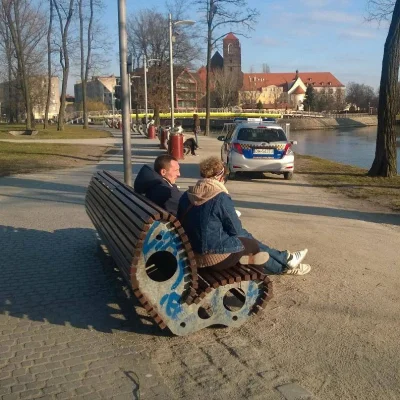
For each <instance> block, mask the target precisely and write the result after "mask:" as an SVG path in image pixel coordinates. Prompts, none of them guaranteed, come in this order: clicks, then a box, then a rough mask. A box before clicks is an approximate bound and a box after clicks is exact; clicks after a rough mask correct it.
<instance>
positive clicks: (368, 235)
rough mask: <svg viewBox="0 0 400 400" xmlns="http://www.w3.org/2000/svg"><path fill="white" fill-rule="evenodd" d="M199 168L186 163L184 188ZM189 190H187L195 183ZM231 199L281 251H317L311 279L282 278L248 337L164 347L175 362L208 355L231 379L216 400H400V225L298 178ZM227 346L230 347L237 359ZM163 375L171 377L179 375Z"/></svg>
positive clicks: (185, 387) (211, 145)
mask: <svg viewBox="0 0 400 400" xmlns="http://www.w3.org/2000/svg"><path fill="white" fill-rule="evenodd" d="M200 144H201V146H202V150H201V151H200V152H199V153H200V154H201V156H203V155H205V154H207V155H209V154H216V155H217V154H218V150H219V145H217V144H216V143H215V141H213V140H212V139H208V138H207V139H205V140H204V139H203V140H201V143H200ZM199 158H200V159H201V157H197V159H199ZM197 159H196V162H197ZM193 162H194V158H188V159H187V160H185V161H183V162H182V172H183V177H184V178H185V177H186V176H189V175H190V174H189V173H188V171H189V167H190V165H191V164H192V163H193ZM182 181H183V185H182V186H183V187H184V186H186V185H187V184H188V183H189V182H188V181H190V180H188V179H182V180H181V182H182ZM228 189H229V190H230V193H231V195H232V197H233V199H234V201H235V204H236V206H237V208H238V209H239V210H240V211H241V212H242V217H241V219H242V222H243V224H244V226H245V227H246V228H247V229H248V230H249V231H250V232H252V233H253V234H254V235H255V236H256V237H257V238H259V239H260V240H262V241H265V242H266V243H268V244H269V245H271V246H273V247H276V248H278V249H286V248H288V249H290V250H297V249H302V248H304V247H307V248H309V255H308V256H307V259H306V261H307V262H308V263H310V264H311V265H312V267H313V269H312V271H311V273H310V274H309V275H307V276H304V277H289V276H274V277H273V281H274V293H275V296H274V298H273V299H272V300H271V302H270V304H269V307H267V308H266V310H265V312H264V313H263V314H262V315H261V317H260V318H252V319H251V320H250V321H249V323H248V324H246V325H245V326H244V327H242V328H241V329H237V330H223V329H222V330H219V329H217V330H212V329H208V330H204V331H201V332H199V333H197V334H195V335H193V336H191V337H188V338H172V339H165V338H163V339H162V340H160V339H159V340H157V341H158V342H159V343H158V345H161V346H162V347H163V348H166V349H168V351H170V349H171V347H172V354H173V355H175V356H176V357H178V355H177V354H179V353H180V352H181V351H182V348H181V346H180V345H181V344H182V345H183V344H186V343H189V344H190V345H194V346H198V345H200V348H201V350H202V351H203V353H205V354H208V353H209V354H211V357H212V360H213V364H214V367H215V368H216V371H220V372H221V373H225V374H228V375H229V374H233V376H231V377H230V381H231V383H233V385H232V389H231V390H225V389H224V391H223V392H221V393H220V394H219V395H218V389H217V388H216V387H215V388H214V389H216V391H214V390H210V391H209V395H210V396H211V397H213V398H257V399H258V398H260V399H272V398H280V397H279V396H277V392H276V390H275V389H274V388H276V387H277V386H278V385H280V384H282V383H288V382H297V383H299V385H300V386H301V387H303V388H305V389H306V390H308V391H309V392H310V393H312V394H313V395H314V397H315V398H319V399H363V400H366V399H371V400H372V399H399V398H400V378H399V376H400V347H399V342H400V333H399V332H400V329H399V328H400V323H399V316H400V294H399V290H398V283H399V278H400V257H399V253H398V252H399V248H400V228H399V225H400V216H399V215H398V214H392V213H390V212H388V211H386V210H385V209H384V208H380V207H373V206H371V205H370V204H368V203H363V202H361V201H359V200H352V199H348V198H346V197H342V196H340V195H335V194H332V193H330V192H327V191H324V190H323V189H319V188H315V187H312V186H310V185H309V184H308V183H307V181H306V180H305V179H303V178H301V177H300V176H298V175H297V176H296V175H295V179H294V180H293V181H284V180H283V179H282V178H281V177H279V176H273V175H271V177H269V178H267V179H260V180H253V181H231V182H229V183H228ZM225 342H226V343H225ZM221 343H225V344H224V345H225V346H228V347H229V346H232V348H233V349H234V350H233V351H232V353H231V357H227V355H226V354H225V352H223V351H222V350H221V349H220V347H221ZM175 346H176V350H175V352H174V349H175ZM212 348H214V351H211V350H210V349H212ZM238 349H241V351H238ZM155 353H157V351H155ZM178 358H179V357H178ZM229 359H232V360H235V361H236V362H237V363H233V364H231V362H230V361H229ZM232 360H231V361H232ZM251 363H255V364H253V366H252V364H251ZM236 364H237V365H236ZM179 365H181V364H179ZM161 366H162V368H163V369H162V371H163V373H167V374H168V375H173V368H172V370H171V367H172V366H173V365H172V366H171V364H170V363H163V364H161ZM241 367H245V369H244V371H242V368H241ZM177 368H178V371H177V372H179V367H177ZM263 369H264V370H263ZM236 373H237V374H238V375H237V378H238V379H237V382H235V378H234V376H235V375H236ZM255 376H256V377H259V376H263V377H265V379H264V380H263V382H262V386H261V382H258V383H257V384H256V383H254V387H256V389H254V387H253V386H252V384H250V383H249V382H251V381H252V380H253V379H255V378H254V377H255ZM255 381H256V382H257V381H258V379H255ZM235 383H236V384H235ZM258 384H260V386H259V387H258V386H257V385H258ZM191 385H192V378H191V377H190V376H188V377H186V378H185V377H183V376H180V377H179V378H178V379H177V377H175V380H174V386H173V387H174V388H175V390H176V391H177V393H179V395H180V396H182V398H190V394H189V393H190V392H189V388H190V387H191ZM210 386H212V385H210ZM260 391H261V392H260Z"/></svg>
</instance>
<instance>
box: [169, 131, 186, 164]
mask: <svg viewBox="0 0 400 400" xmlns="http://www.w3.org/2000/svg"><path fill="white" fill-rule="evenodd" d="M168 153H169V154H170V155H171V156H173V157H175V158H176V159H177V160H183V158H184V157H183V135H181V134H179V133H178V134H175V133H171V134H170V135H169V143H168Z"/></svg>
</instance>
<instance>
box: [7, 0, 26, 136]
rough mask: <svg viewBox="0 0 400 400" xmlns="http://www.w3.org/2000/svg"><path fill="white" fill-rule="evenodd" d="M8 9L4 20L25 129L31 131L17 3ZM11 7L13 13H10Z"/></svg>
mask: <svg viewBox="0 0 400 400" xmlns="http://www.w3.org/2000/svg"><path fill="white" fill-rule="evenodd" d="M9 6H10V8H7V9H6V18H7V22H8V28H9V29H10V34H11V38H12V41H13V44H14V50H15V55H16V59H17V64H18V74H19V77H20V83H21V89H22V94H23V97H24V105H25V113H26V120H25V123H26V129H27V130H31V129H32V114H33V113H32V102H31V96H30V90H29V76H28V74H27V70H26V63H25V55H24V52H23V45H22V38H21V29H22V27H21V21H20V14H19V6H20V4H19V2H15V3H12V4H11V3H10V5H9ZM11 6H12V7H13V10H14V13H12V11H11ZM13 16H14V18H13Z"/></svg>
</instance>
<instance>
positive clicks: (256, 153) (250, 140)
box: [218, 121, 297, 179]
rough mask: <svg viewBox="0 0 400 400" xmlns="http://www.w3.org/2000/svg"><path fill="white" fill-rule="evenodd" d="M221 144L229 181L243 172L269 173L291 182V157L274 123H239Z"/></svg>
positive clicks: (279, 128) (219, 138)
mask: <svg viewBox="0 0 400 400" xmlns="http://www.w3.org/2000/svg"><path fill="white" fill-rule="evenodd" d="M218 140H220V141H223V142H224V143H223V145H222V147H221V159H222V161H223V162H224V163H225V165H226V166H227V167H228V169H229V177H230V178H231V179H232V178H235V176H236V174H237V173H238V172H239V173H246V172H270V173H273V174H279V175H283V177H284V178H285V179H292V178H293V172H294V153H293V150H292V145H294V144H297V142H296V141H289V140H288V139H287V137H286V134H285V132H284V130H283V129H282V128H281V127H280V126H279V125H278V124H276V123H275V122H264V121H262V122H239V123H238V124H235V126H234V127H233V129H230V130H228V133H227V135H226V136H219V137H218Z"/></svg>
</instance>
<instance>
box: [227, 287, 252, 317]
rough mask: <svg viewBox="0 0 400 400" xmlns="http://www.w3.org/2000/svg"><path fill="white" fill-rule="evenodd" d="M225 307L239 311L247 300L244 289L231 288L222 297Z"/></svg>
mask: <svg viewBox="0 0 400 400" xmlns="http://www.w3.org/2000/svg"><path fill="white" fill-rule="evenodd" d="M222 302H223V304H224V307H225V308H226V309H227V310H229V311H233V312H234V311H239V310H240V309H241V308H242V307H243V306H244V303H245V302H246V295H245V293H244V291H243V290H242V289H239V288H233V289H229V290H228V291H227V292H226V293H225V296H224V298H223V299H222Z"/></svg>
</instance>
